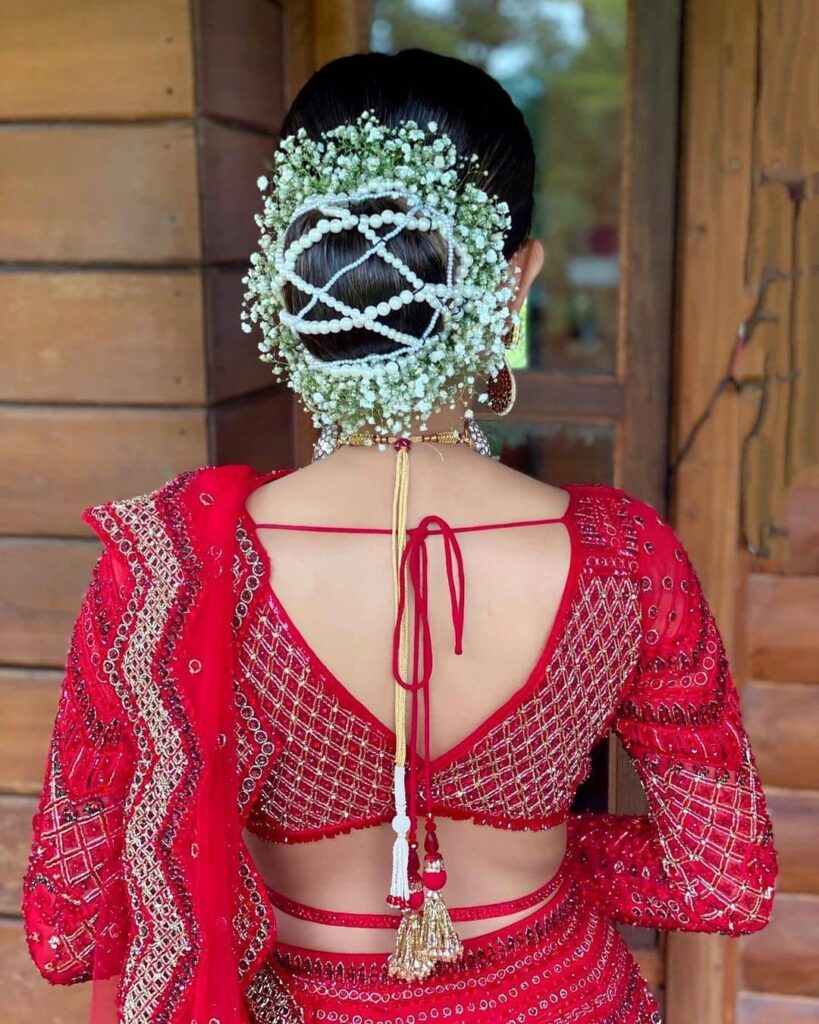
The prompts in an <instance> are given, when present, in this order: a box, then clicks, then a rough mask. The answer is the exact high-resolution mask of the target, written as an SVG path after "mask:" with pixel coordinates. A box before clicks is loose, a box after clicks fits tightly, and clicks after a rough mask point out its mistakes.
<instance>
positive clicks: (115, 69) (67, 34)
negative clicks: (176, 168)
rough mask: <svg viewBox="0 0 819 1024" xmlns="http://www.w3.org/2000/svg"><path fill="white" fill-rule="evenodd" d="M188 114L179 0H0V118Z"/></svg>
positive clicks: (188, 53) (189, 77)
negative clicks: (0, 5)
mask: <svg viewBox="0 0 819 1024" xmlns="http://www.w3.org/2000/svg"><path fill="white" fill-rule="evenodd" d="M192 113H193V61H192V44H191V26H190V15H189V12H188V4H187V0H140V2H139V3H138V4H135V3H133V2H132V0H106V2H105V3H87V2H86V3H65V0H37V2H36V3H32V2H31V0H6V2H5V3H4V4H3V29H2V32H0V119H2V120H39V119H54V120H56V119H62V118H88V119H91V118H142V117H171V116H174V115H176V116H185V115H189V114H192Z"/></svg>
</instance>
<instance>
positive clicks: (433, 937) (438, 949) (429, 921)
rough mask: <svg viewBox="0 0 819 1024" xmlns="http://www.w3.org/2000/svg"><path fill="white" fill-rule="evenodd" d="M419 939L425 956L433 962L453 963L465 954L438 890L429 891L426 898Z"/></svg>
mask: <svg viewBox="0 0 819 1024" xmlns="http://www.w3.org/2000/svg"><path fill="white" fill-rule="evenodd" d="M419 938H420V943H421V947H422V949H423V950H424V952H425V954H426V955H427V957H429V958H430V959H431V960H433V961H438V960H444V961H446V962H448V963H451V962H452V961H453V960H457V959H458V957H459V956H460V955H461V954H462V953H463V950H464V947H463V943H462V942H461V939H460V936H459V935H458V933H457V932H456V931H455V926H454V925H453V923H452V918H451V917H450V914H449V911H448V910H447V906H446V904H445V903H444V901H443V898H442V897H441V894H440V892H439V891H438V890H437V889H427V891H426V894H425V896H424V909H423V916H422V918H421V934H420V937H419Z"/></svg>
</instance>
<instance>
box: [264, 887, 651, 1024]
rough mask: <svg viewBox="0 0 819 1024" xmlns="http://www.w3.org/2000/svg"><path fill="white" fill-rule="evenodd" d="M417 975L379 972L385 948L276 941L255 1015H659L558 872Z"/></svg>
mask: <svg viewBox="0 0 819 1024" xmlns="http://www.w3.org/2000/svg"><path fill="white" fill-rule="evenodd" d="M463 945H464V953H463V955H462V957H461V958H460V959H459V960H457V961H456V962H455V963H439V964H438V965H437V967H436V968H435V971H434V973H433V974H431V975H430V976H429V977H428V978H425V979H424V980H422V981H417V982H406V981H400V980H396V979H393V978H390V977H389V975H387V973H386V967H385V965H386V959H387V958H386V954H385V953H383V952H379V953H329V952H323V951H319V950H314V949H307V948H304V947H301V946H294V945H291V944H289V943H285V942H277V944H276V946H275V948H274V950H273V953H272V955H271V957H270V959H269V961H268V962H267V964H266V965H265V967H264V968H263V969H262V970H261V971H260V972H259V974H258V975H257V978H256V979H255V980H254V983H253V985H252V989H253V991H252V993H251V998H252V1004H251V1007H250V1009H251V1012H252V1015H253V1017H254V1022H255V1024H325V1022H326V1024H433V1022H442V1021H448V1022H450V1024H524V1022H525V1024H533V1022H537V1024H659V1022H660V1021H661V1020H662V1018H661V1016H660V1012H659V1009H658V1007H657V1003H656V1001H655V1000H654V997H653V996H652V994H651V992H650V991H649V989H648V986H647V985H646V983H645V981H644V980H643V978H642V976H641V975H640V972H639V969H638V966H637V963H636V961H635V960H634V958H633V957H632V956H631V954H630V953H629V950H628V947H627V946H626V944H625V942H624V941H623V939H622V937H621V936H620V933H619V932H618V931H617V930H616V929H615V927H614V925H613V924H612V922H611V920H610V919H609V918H608V917H605V916H603V915H602V914H601V913H599V912H598V911H597V910H595V909H594V908H593V907H591V906H590V905H589V904H588V903H587V902H585V901H584V900H583V897H582V893H581V890H580V887H579V885H578V883H577V882H576V881H575V880H573V879H572V878H570V876H569V875H568V874H565V873H564V874H563V877H562V878H561V879H560V884H559V885H558V887H557V890H556V892H555V893H554V895H553V896H552V898H551V899H550V900H549V901H548V903H546V904H545V905H542V906H539V907H537V908H535V909H534V910H533V911H531V912H530V913H529V914H527V915H526V916H525V917H523V918H521V919H520V920H518V921H515V922H514V923H513V924H511V925H506V926H504V927H502V928H498V929H495V930H494V931H490V932H485V933H484V934H482V935H479V936H474V937H467V938H465V939H463Z"/></svg>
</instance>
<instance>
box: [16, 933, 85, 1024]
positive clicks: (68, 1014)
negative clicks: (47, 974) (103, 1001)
mask: <svg viewBox="0 0 819 1024" xmlns="http://www.w3.org/2000/svg"><path fill="white" fill-rule="evenodd" d="M0 986H1V987H2V990H3V991H4V992H6V993H8V994H9V995H13V998H7V999H6V1000H5V1003H4V1006H3V1024H32V1021H36V1022H37V1024H86V1022H87V1021H88V1020H89V1012H90V1006H91V986H90V985H49V984H48V982H46V981H45V979H44V978H43V977H42V976H41V975H40V973H39V971H38V970H37V968H36V967H35V966H34V962H33V961H32V959H31V957H30V956H29V953H28V949H27V948H26V940H25V932H24V931H23V926H22V923H21V922H20V921H19V920H2V921H0Z"/></svg>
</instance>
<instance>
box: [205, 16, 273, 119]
mask: <svg viewBox="0 0 819 1024" xmlns="http://www.w3.org/2000/svg"><path fill="white" fill-rule="evenodd" d="M196 7H197V17H196V25H197V36H198V46H197V76H196V77H197V86H198V94H199V108H200V112H201V113H204V114H208V115H210V116H212V117H220V118H226V119H228V120H230V121H234V122H238V123H244V124H249V125H257V126H259V127H262V128H265V129H267V130H268V131H273V132H276V131H278V130H279V127H280V126H281V122H282V117H283V116H284V45H283V44H284V38H283V33H284V28H283V24H282V23H283V13H282V9H281V6H280V5H279V4H273V3H259V0H233V2H232V3H230V4H225V3H222V2H221V0H197V5H196Z"/></svg>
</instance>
